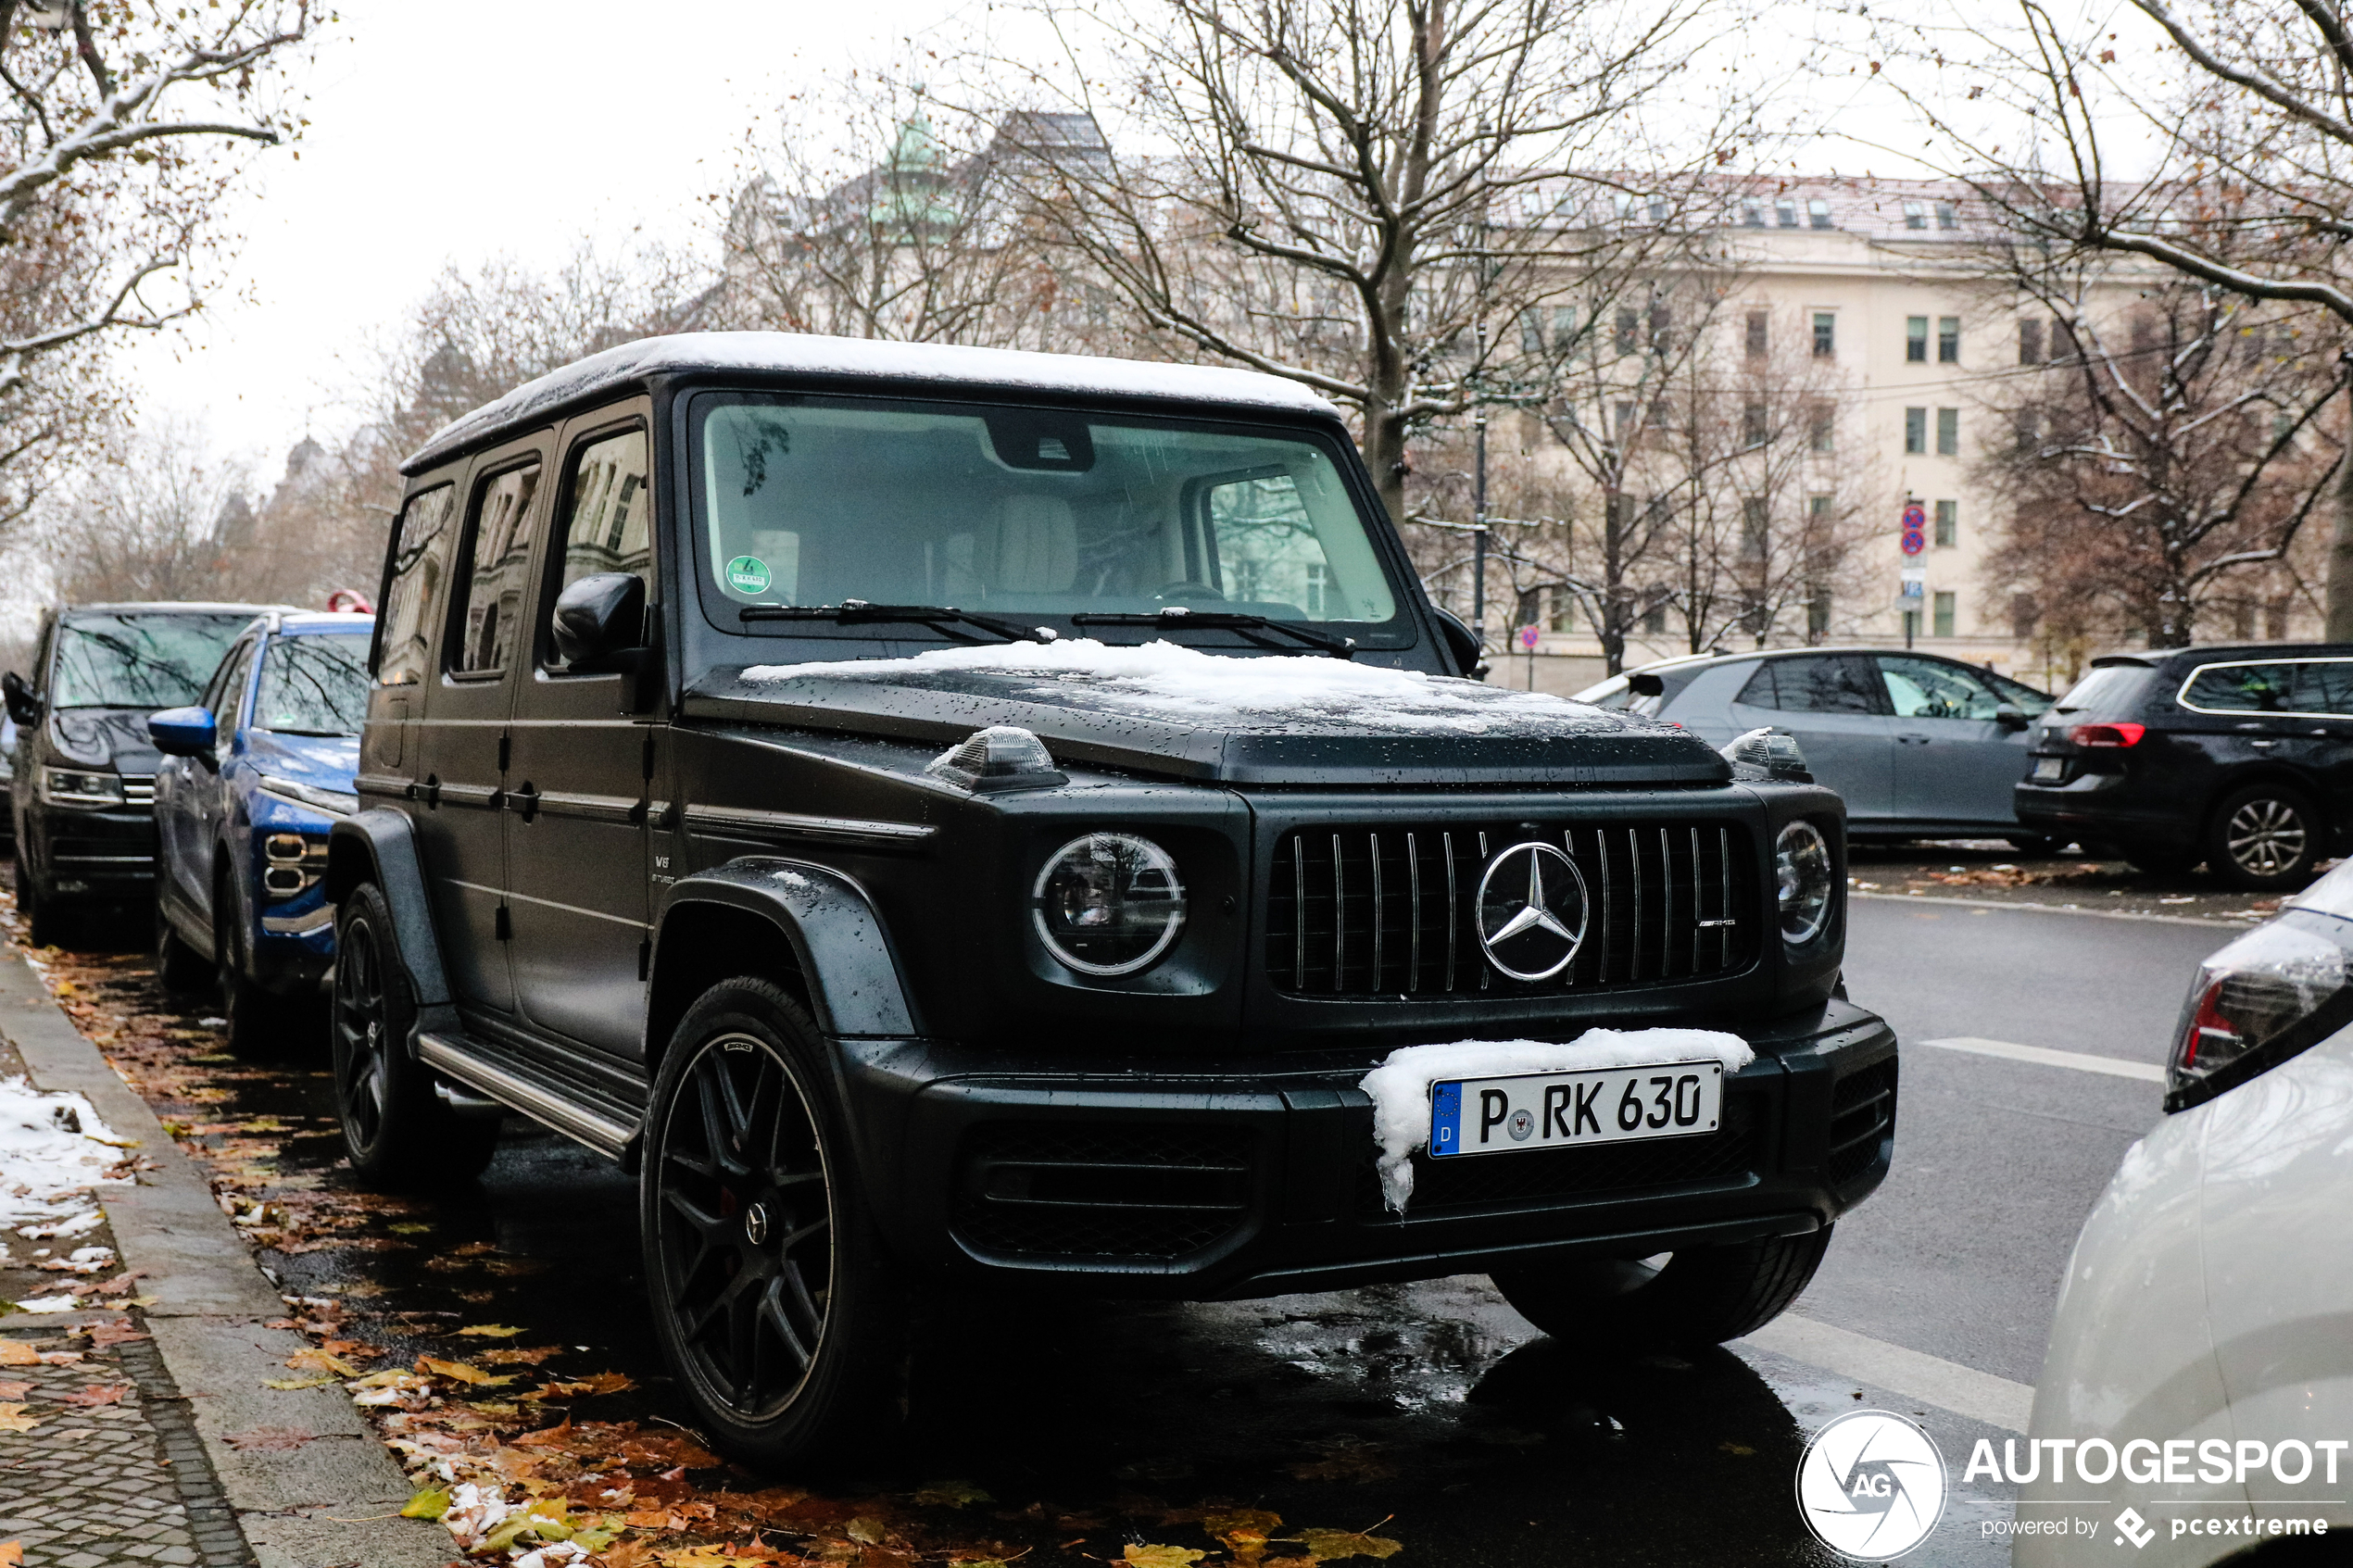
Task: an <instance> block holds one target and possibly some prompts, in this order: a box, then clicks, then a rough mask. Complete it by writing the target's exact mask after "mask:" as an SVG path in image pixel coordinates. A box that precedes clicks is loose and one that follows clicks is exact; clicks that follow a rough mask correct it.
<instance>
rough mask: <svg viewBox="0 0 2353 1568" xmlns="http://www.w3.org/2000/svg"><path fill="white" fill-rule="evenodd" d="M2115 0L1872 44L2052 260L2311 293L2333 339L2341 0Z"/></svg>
mask: <svg viewBox="0 0 2353 1568" xmlns="http://www.w3.org/2000/svg"><path fill="white" fill-rule="evenodd" d="M2123 17H2124V21H2122V22H2120V20H2119V19H2117V18H2114V17H2107V18H2105V19H2089V18H2086V19H2080V20H2079V19H2062V17H2061V16H2059V15H2057V14H2055V13H2054V12H2053V11H2052V10H2051V9H2049V8H2048V7H2047V6H2045V5H2044V4H2043V3H2042V0H2018V9H2017V11H2016V13H2015V15H2014V16H2013V17H2011V18H2010V19H2009V20H2008V22H2007V24H2004V23H2002V22H2001V21H1999V20H1998V19H1989V18H1987V17H1986V16H1984V15H1983V14H1982V13H1975V12H1972V11H1969V10H1957V11H1956V12H1955V13H1954V14H1953V16H1952V19H1950V20H1949V21H1947V22H1944V23H1941V24H1940V23H1936V22H1929V23H1919V24H1914V25H1909V26H1905V27H1894V26H1890V27H1888V28H1885V29H1883V30H1881V31H1879V32H1878V33H1877V34H1876V35H1875V38H1874V48H1873V53H1874V54H1875V55H1877V56H1886V57H1888V58H1890V59H1891V60H1892V62H1893V63H1891V64H1889V65H1888V67H1887V70H1886V75H1887V78H1888V79H1889V80H1890V81H1891V82H1893V83H1894V88H1895V90H1896V91H1897V93H1898V94H1900V95H1901V96H1902V97H1903V98H1904V99H1905V100H1906V102H1908V103H1909V104H1910V105H1911V106H1912V107H1913V108H1914V109H1915V110H1916V111H1917V114H1918V117H1919V119H1920V120H1922V121H1923V122H1925V124H1926V125H1927V126H1928V127H1929V129H1930V131H1931V145H1930V147H1929V148H1928V149H1927V151H1926V154H1925V156H1926V157H1931V158H1933V159H1937V160H1939V161H1941V163H1942V164H1943V165H1944V167H1945V168H1946V169H1948V171H1949V172H1951V173H1953V174H1954V175H1956V176H1957V177H1959V178H1962V179H1965V180H1967V181H1969V183H1970V185H1971V186H1972V187H1973V188H1974V189H1975V191H1976V193H1977V194H1978V195H1979V196H1980V197H1981V198H1982V201H1983V202H1984V203H1985V204H1986V206H1987V207H1988V208H1989V210H1990V211H1991V212H1992V213H1993V214H1994V215H1995V217H1996V218H1997V219H1998V220H1999V221H2000V222H2001V224H2002V225H2003V226H2004V227H2006V228H2007V229H2008V230H2010V231H2011V232H2013V233H2014V234H2015V235H2017V236H2018V238H2019V240H2020V244H2021V245H2024V246H2026V247H2028V249H2029V250H2030V251H2031V253H2032V254H2033V255H2034V256H2036V257H2043V258H2047V259H2048V260H2049V262H2050V263H2051V265H2052V266H2053V267H2055V268H2057V269H2065V268H2067V267H2071V266H2073V265H2075V264H2076V263H2077V262H2078V261H2079V260H2080V259H2081V258H2084V257H2110V258H2118V259H2126V260H2131V259H2137V260H2139V261H2141V262H2143V263H2145V264H2154V265H2155V266H2157V267H2161V268H2163V269H2167V270H2171V271H2173V272H2175V273H2178V274H2180V275H2182V276H2184V277H2187V278H2189V279H2192V280H2195V281H2196V282H2198V283H2200V284H2203V285H2206V286H2208V287H2209V288H2212V289H2217V290H2221V291H2226V292H2228V293H2230V294H2233V295H2239V296H2240V297H2242V298H2246V299H2250V300H2260V301H2269V302H2273V303H2276V304H2282V305H2287V306H2299V307H2309V308H2310V309H2312V310H2313V311H2315V312H2316V313H2319V314H2321V315H2322V316H2324V317H2325V318H2326V319H2327V320H2330V321H2331V322H2332V323H2333V324H2334V329H2335V330H2334V333H2333V334H2332V335H2333V336H2334V338H2335V339H2336V342H2337V344H2342V343H2343V341H2344V337H2345V329H2346V328H2347V327H2348V326H2353V278H2349V277H2348V276H2347V270H2346V259H2345V245H2344V242H2345V241H2346V239H2347V237H2353V219H2348V217H2347V214H2348V212H2353V96H2348V94H2347V82H2348V80H2353V76H2349V74H2348V73H2353V30H2349V29H2348V19H2347V14H2346V10H2345V7H2344V6H2343V5H2342V3H2341V0H2297V3H2296V5H2294V6H2266V5H2259V4H2256V3H2254V0H2205V3H2203V4H2201V5H2199V6H2196V7H2194V8H2191V9H2186V10H2185V9H2183V8H2181V7H2178V6H2175V5H2174V4H2172V3H2171V0H2133V8H2132V10H2130V11H2127V12H2125V13H2123ZM2126 23H2137V24H2139V25H2137V26H2132V25H2125V24H2126ZM2160 55H2161V56H2162V57H2161V58H2160V57H2158V56H2160ZM1872 69H1874V70H1878V69H1880V65H1879V64H1878V63H1877V62H1876V61H1875V62H1874V64H1873V67H1872ZM1970 105H1976V106H1978V107H1969V106H1970ZM2119 144H2122V145H2123V146H2124V147H2129V163H2127V162H2126V161H2125V158H2124V157H2120V150H2121V149H2120V146H2119ZM2152 148H2154V157H2153V158H2152V156H2151V151H2150V149H2152ZM1906 150H1907V151H1908V152H1910V153H1911V155H1912V156H1915V157H1919V156H1923V155H1922V154H1921V152H1920V151H1919V149H1918V148H1917V147H1912V148H1907V149H1906ZM2127 168H2129V169H2130V170H2131V171H2130V172H2129V173H2127V172H2125V169H2127ZM2332 346H2334V345H2332ZM2336 474H2337V483H2336V488H2335V492H2334V506H2333V511H2334V517H2333V520H2332V530H2331V538H2330V542H2329V552H2328V565H2327V578H2328V582H2327V591H2326V607H2327V625H2328V633H2327V634H2328V635H2329V636H2330V637H2331V638H2332V639H2337V640H2348V639H2353V464H2348V465H2341V466H2339V468H2338V469H2337V470H2336Z"/></svg>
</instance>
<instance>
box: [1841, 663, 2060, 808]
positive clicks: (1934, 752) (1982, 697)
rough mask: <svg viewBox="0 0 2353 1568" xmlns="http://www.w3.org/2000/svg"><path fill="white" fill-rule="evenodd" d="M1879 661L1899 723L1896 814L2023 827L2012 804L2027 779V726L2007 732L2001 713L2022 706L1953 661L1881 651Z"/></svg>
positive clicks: (1981, 677) (1976, 674) (1896, 748)
mask: <svg viewBox="0 0 2353 1568" xmlns="http://www.w3.org/2000/svg"><path fill="white" fill-rule="evenodd" d="M1874 661H1875V662H1876V663H1877V664H1878V666H1879V671H1880V679H1881V683H1882V684H1884V685H1885V686H1886V688H1887V701H1888V708H1889V709H1890V711H1891V712H1892V713H1893V715H1894V720H1895V749H1894V752H1893V753H1892V759H1893V764H1894V781H1893V782H1894V803H1893V806H1892V808H1891V809H1892V810H1893V812H1894V815H1895V816H1896V817H1898V818H1900V819H1903V820H1906V821H1910V822H1959V823H1969V824H1972V825H1981V826H1984V827H1993V828H2014V827H2016V826H2017V825H2018V813H2017V811H2016V809H2014V808H2013V806H2012V804H2011V802H2012V799H2013V796H2014V792H2015V791H2016V789H2017V787H2018V784H2019V781H2020V780H2021V779H2023V778H2024V777H2026V768H2027V759H2026V750H2027V745H2026V727H2025V726H2024V725H2023V724H2021V725H2020V726H2019V727H2017V728H2015V729H2006V728H2004V727H2003V726H2002V724H2001V723H2000V722H1999V721H1996V720H1995V719H1994V712H1995V711H1996V710H1997V709H2001V708H2003V707H2005V706H2009V707H2013V708H2015V707H2018V706H2019V705H2018V704H2017V703H2016V702H2014V701H2010V700H2009V699H2008V698H2007V696H2006V694H2005V693H2003V692H2002V691H2001V690H2000V689H1999V688H1997V687H1996V686H1995V685H1994V683H1993V682H1992V681H1991V680H1989V679H1987V678H1986V677H1985V676H1984V675H1982V674H1981V673H1979V672H1978V671H1974V670H1971V669H1970V668H1969V666H1967V665H1965V664H1958V663H1956V662H1954V661H1952V660H1950V659H1931V658H1928V657H1926V656H1924V655H1920V654H1901V653H1882V654H1878V655H1875V656H1874ZM2021 711H2022V710H2021ZM2025 716H2026V717H2029V718H2032V714H2027V715H2025Z"/></svg>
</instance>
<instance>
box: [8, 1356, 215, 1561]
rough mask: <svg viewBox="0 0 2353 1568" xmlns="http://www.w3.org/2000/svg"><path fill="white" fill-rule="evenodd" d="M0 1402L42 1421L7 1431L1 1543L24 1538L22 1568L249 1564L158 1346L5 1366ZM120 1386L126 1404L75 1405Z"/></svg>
mask: <svg viewBox="0 0 2353 1568" xmlns="http://www.w3.org/2000/svg"><path fill="white" fill-rule="evenodd" d="M9 1337H12V1338H15V1339H18V1340H19V1341H22V1342H26V1343H36V1344H41V1345H43V1346H44V1347H46V1346H52V1345H54V1346H59V1347H62V1346H64V1345H65V1344H67V1343H68V1342H67V1341H66V1340H64V1339H63V1338H58V1337H52V1338H47V1339H39V1340H36V1339H33V1338H32V1337H31V1336H30V1335H27V1334H16V1335H11V1336H9ZM17 1385H23V1387H21V1388H19V1387H17ZM118 1389H119V1390H120V1391H121V1392H120V1402H119V1403H82V1404H77V1403H74V1402H72V1400H73V1399H74V1398H75V1397H76V1396H80V1397H82V1398H84V1399H87V1398H89V1397H90V1396H91V1395H92V1394H93V1393H96V1394H97V1395H98V1396H99V1397H100V1398H104V1397H105V1395H106V1393H107V1391H111V1390H118ZM0 1399H5V1400H8V1401H13V1402H14V1403H16V1404H19V1405H21V1406H23V1414H24V1415H25V1416H27V1417H30V1418H31V1419H32V1420H33V1421H34V1422H35V1423H36V1425H35V1426H34V1427H33V1429H32V1430H31V1431H30V1432H11V1431H0V1542H6V1541H11V1540H14V1541H19V1542H21V1543H22V1545H23V1548H24V1561H25V1563H26V1564H27V1568H129V1565H131V1564H134V1563H135V1564H140V1565H143V1568H146V1565H152V1564H157V1563H171V1564H182V1565H187V1568H252V1565H253V1562H254V1558H253V1553H252V1551H251V1549H249V1548H248V1547H247V1546H246V1545H245V1537H244V1535H243V1534H242V1533H241V1532H240V1531H239V1530H238V1528H237V1525H236V1521H235V1520H234V1519H233V1517H232V1516H231V1514H230V1512H229V1509H228V1506H227V1504H226V1503H225V1502H224V1501H223V1500H222V1499H221V1495H220V1484H219V1482H217V1481H216V1480H215V1479H214V1478H213V1474H212V1467H211V1465H210V1463H209V1462H208V1461H207V1460H206V1458H205V1454H204V1449H203V1448H202V1446H201V1445H200V1444H199V1443H198V1442H197V1440H196V1434H195V1426H194V1425H193V1424H191V1422H190V1421H189V1418H188V1409H187V1405H186V1403H185V1401H183V1400H182V1399H181V1398H180V1393H179V1390H178V1389H177V1388H175V1387H174V1386H172V1383H171V1378H170V1374H169V1373H167V1372H166V1371H165V1370H164V1365H163V1359H162V1358H161V1357H160V1356H158V1355H157V1353H156V1349H155V1347H154V1345H153V1344H151V1343H148V1342H145V1341H140V1342H134V1343H131V1344H125V1345H120V1346H116V1347H113V1348H109V1349H105V1350H92V1351H89V1352H88V1353H87V1355H86V1356H85V1357H84V1359H82V1361H74V1362H69V1363H65V1364H44V1365H40V1366H26V1367H16V1366H0Z"/></svg>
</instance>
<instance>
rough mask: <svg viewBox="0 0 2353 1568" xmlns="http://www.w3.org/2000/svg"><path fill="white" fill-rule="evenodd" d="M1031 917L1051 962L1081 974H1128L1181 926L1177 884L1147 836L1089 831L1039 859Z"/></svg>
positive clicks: (1172, 867) (1171, 866)
mask: <svg viewBox="0 0 2353 1568" xmlns="http://www.w3.org/2000/svg"><path fill="white" fill-rule="evenodd" d="M1031 916H1032V918H1033V919H1034V920H1036V921H1037V922H1038V935H1039V936H1040V937H1041V938H1043V939H1044V941H1045V943H1046V950H1047V951H1048V952H1051V953H1052V954H1053V955H1054V957H1055V959H1056V960H1058V961H1060V962H1062V963H1063V964H1065V965H1067V966H1068V967H1070V968H1072V969H1075V970H1076V971H1077V972H1079V973H1081V974H1133V973H1135V972H1137V971H1138V970H1139V969H1142V968H1143V967H1144V966H1145V965H1147V964H1149V963H1151V961H1152V960H1155V959H1157V958H1159V957H1160V956H1161V954H1163V953H1164V952H1166V951H1168V947H1169V944H1171V943H1173V942H1175V941H1176V934H1177V933H1178V932H1179V931H1182V930H1183V929H1184V927H1185V887H1184V884H1182V883H1181V882H1179V881H1177V880H1176V861H1174V860H1172V859H1169V858H1168V851H1167V850H1165V849H1163V848H1162V847H1160V846H1159V845H1157V844H1154V843H1153V842H1152V841H1151V839H1149V838H1138V837H1136V836H1135V835H1134V834H1126V833H1090V834H1088V835H1087V836H1086V837H1084V838H1074V839H1072V840H1071V841H1070V842H1069V843H1068V844H1065V845H1063V847H1061V848H1060V849H1057V850H1055V851H1054V853H1053V855H1052V856H1051V858H1050V859H1048V860H1047V861H1046V869H1045V870H1044V871H1041V872H1038V887H1037V890H1036V892H1035V894H1034V896H1033V899H1032V903H1031Z"/></svg>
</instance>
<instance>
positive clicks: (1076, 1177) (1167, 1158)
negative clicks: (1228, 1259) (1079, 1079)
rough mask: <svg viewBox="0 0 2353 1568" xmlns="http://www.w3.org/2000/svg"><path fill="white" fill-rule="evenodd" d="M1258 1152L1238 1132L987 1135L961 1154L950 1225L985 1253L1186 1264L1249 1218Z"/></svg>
mask: <svg viewBox="0 0 2353 1568" xmlns="http://www.w3.org/2000/svg"><path fill="white" fill-rule="evenodd" d="M1251 1151H1252V1135H1251V1134H1250V1133H1249V1131H1248V1130H1247V1129H1244V1128H1239V1127H1165V1126H1154V1125H1151V1124H1150V1123H1097V1124H1094V1125H1089V1126H1084V1127H1066V1126H1062V1125H1058V1124H1055V1123H999V1124H995V1125H991V1126H987V1127H983V1128H981V1129H979V1130H978V1131H976V1132H975V1133H974V1134H973V1135H972V1136H971V1137H970V1139H968V1140H967V1142H966V1144H965V1146H964V1149H963V1160H962V1164H961V1168H960V1173H959V1180H958V1183H957V1201H956V1209H955V1215H954V1220H953V1223H954V1225H955V1229H956V1233H957V1235H958V1236H961V1237H962V1238H963V1240H964V1241H965V1242H967V1243H968V1244H969V1245H971V1246H972V1247H974V1248H976V1249H978V1250H980V1251H983V1252H993V1253H1000V1254H1010V1255H1014V1256H1026V1257H1057V1258H1106V1259H1150V1260H1156V1261H1164V1260H1168V1259H1173V1258H1181V1257H1184V1256H1186V1255H1187V1254H1188V1253H1193V1252H1199V1251H1202V1250H1203V1249H1204V1248H1210V1247H1214V1246H1215V1245H1216V1244H1217V1243H1218V1242H1221V1241H1223V1240H1225V1239H1226V1238H1227V1236H1231V1235H1232V1234H1233V1233H1234V1232H1235V1231H1236V1230H1238V1229H1239V1228H1240V1226H1241V1224H1242V1223H1243V1222H1244V1220H1245V1219H1246V1218H1247V1217H1248V1215H1249V1210H1250V1194H1251Z"/></svg>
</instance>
